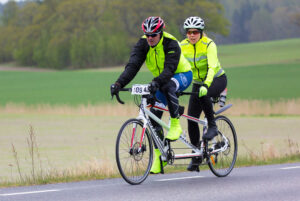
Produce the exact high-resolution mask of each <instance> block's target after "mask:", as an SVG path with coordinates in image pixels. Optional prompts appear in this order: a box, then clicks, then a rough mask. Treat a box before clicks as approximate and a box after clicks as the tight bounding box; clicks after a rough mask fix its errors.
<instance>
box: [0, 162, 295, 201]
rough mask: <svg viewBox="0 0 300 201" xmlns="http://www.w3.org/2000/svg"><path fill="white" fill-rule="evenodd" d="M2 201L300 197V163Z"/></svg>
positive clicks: (1, 195)
mask: <svg viewBox="0 0 300 201" xmlns="http://www.w3.org/2000/svg"><path fill="white" fill-rule="evenodd" d="M0 200H1V201H8V200H9V201H53V200H55V201H102V200H103V201H116V200H118V201H119V200H120V201H135V200H138V201H151V200H153V201H160V200H161V201H168V200H170V201H179V200H180V201H186V200H187V201H190V200H197V201H198V200H201V201H206V200H209V201H260V200H263V201H300V163H293V164H283V165H269V166H258V167H244V168H235V169H233V171H232V172H231V174H230V175H229V176H227V177H225V178H217V177H215V176H214V175H213V174H212V173H211V172H210V171H201V172H200V173H196V172H195V173H189V172H184V173H176V174H165V175H154V176H152V175H150V176H149V177H148V178H147V179H146V181H144V182H143V183H142V184H140V185H135V186H132V185H129V184H127V183H126V182H125V181H124V180H123V179H106V180H97V181H88V182H76V183H62V184H51V185H41V186H30V187H15V188H2V189H0Z"/></svg>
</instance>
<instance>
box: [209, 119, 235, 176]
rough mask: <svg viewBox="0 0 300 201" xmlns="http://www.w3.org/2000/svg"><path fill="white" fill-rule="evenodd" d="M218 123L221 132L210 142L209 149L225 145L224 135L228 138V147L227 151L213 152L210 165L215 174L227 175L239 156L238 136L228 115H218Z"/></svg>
mask: <svg viewBox="0 0 300 201" xmlns="http://www.w3.org/2000/svg"><path fill="white" fill-rule="evenodd" d="M216 124H217V126H218V131H219V134H218V136H216V137H215V138H214V139H213V140H212V141H211V142H210V143H209V145H208V149H209V148H212V147H214V148H216V147H217V148H219V147H222V146H223V145H224V139H223V137H222V135H224V136H225V137H226V139H227V140H228V147H227V149H226V150H225V151H222V152H219V153H215V154H212V155H211V156H210V158H209V159H210V160H209V163H208V166H209V168H210V170H211V171H212V172H213V173H214V175H216V176H218V177H225V176H227V175H228V174H229V173H230V172H231V171H232V169H233V167H234V164H235V161H236V158H237V148H238V147H237V137H236V132H235V129H234V127H233V124H232V123H231V121H230V120H229V119H228V118H227V117H225V116H218V117H216Z"/></svg>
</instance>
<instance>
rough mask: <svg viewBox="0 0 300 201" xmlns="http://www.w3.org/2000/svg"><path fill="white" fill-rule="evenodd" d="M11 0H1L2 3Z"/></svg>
mask: <svg viewBox="0 0 300 201" xmlns="http://www.w3.org/2000/svg"><path fill="white" fill-rule="evenodd" d="M8 1H9V0H0V3H6V2H8ZM15 1H19V0H15Z"/></svg>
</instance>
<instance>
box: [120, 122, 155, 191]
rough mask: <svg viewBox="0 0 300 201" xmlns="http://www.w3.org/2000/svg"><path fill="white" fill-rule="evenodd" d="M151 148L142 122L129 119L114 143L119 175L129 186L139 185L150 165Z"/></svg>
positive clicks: (147, 131)
mask: <svg viewBox="0 0 300 201" xmlns="http://www.w3.org/2000/svg"><path fill="white" fill-rule="evenodd" d="M152 157H153V147H152V141H151V137H150V134H149V130H148V129H147V128H146V129H144V128H143V123H142V121H140V120H138V119H129V120H128V121H126V122H125V123H124V124H123V126H122V127H121V129H120V131H119V134H118V137H117V142H116V160H117V165H118V169H119V172H120V174H121V175H122V177H123V178H124V180H125V181H126V182H128V183H129V184H133V185H135V184H140V183H142V182H143V181H144V180H145V179H146V178H147V176H148V174H149V172H150V168H151V165H152Z"/></svg>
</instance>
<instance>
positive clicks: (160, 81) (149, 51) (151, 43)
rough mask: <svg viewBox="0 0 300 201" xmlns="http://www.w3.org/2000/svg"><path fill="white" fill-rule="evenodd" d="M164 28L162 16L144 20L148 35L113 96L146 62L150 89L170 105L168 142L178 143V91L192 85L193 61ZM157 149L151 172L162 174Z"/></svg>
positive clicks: (179, 127) (136, 46)
mask: <svg viewBox="0 0 300 201" xmlns="http://www.w3.org/2000/svg"><path fill="white" fill-rule="evenodd" d="M164 27H165V24H164V21H163V20H162V19H161V18H160V17H148V18H147V19H145V20H144V22H143V23H142V30H143V32H144V36H142V37H141V38H140V39H139V41H138V42H137V44H136V45H135V46H134V48H133V51H132V52H131V56H130V59H129V62H128V64H127V65H126V67H125V70H124V72H123V73H122V74H121V75H120V77H119V78H118V80H117V81H116V82H115V84H112V85H111V94H112V95H115V94H117V93H118V91H119V89H120V88H123V87H125V86H126V85H127V84H128V83H129V82H130V81H131V80H132V79H133V78H134V77H135V75H136V74H137V72H138V71H139V70H140V68H141V66H142V65H143V63H144V62H146V66H147V67H148V69H149V70H150V71H151V73H152V74H153V76H154V79H153V80H152V82H151V83H150V90H151V91H152V92H155V91H156V93H155V95H156V98H157V99H158V100H159V101H161V102H162V103H163V104H164V105H168V108H169V111H170V116H171V125H170V130H169V132H168V134H167V136H166V139H169V140H177V139H178V138H179V137H180V134H181V133H182V129H181V126H180V122H179V103H178V98H177V96H176V92H177V91H183V90H185V89H186V88H187V87H188V86H189V85H190V84H191V82H192V76H193V75H192V71H191V66H190V64H189V62H188V61H187V60H186V59H185V57H184V56H183V54H182V53H181V49H180V44H179V42H178V41H177V40H176V38H175V37H174V36H172V35H171V34H169V33H167V32H165V31H163V28H164ZM151 111H152V112H153V113H154V114H155V115H156V116H157V117H159V118H161V117H162V112H160V111H156V110H154V109H151ZM151 122H152V125H153V126H154V127H156V128H159V126H158V124H157V123H155V122H154V121H151ZM162 137H163V136H162ZM155 148H156V149H155V150H154V153H155V158H154V162H153V165H152V168H151V170H150V172H151V173H160V172H161V171H162V169H161V160H160V155H161V153H160V151H159V149H158V148H157V147H155ZM163 165H166V163H164V164H163Z"/></svg>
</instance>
